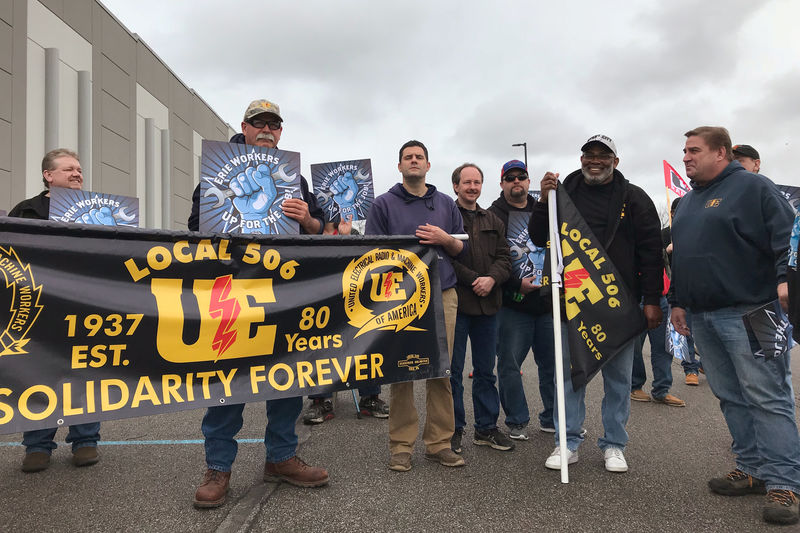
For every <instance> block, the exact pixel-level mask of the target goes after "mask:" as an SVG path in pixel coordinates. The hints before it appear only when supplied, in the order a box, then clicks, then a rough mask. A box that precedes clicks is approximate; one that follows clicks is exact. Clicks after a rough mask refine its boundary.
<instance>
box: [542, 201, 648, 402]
mask: <svg viewBox="0 0 800 533" xmlns="http://www.w3.org/2000/svg"><path fill="white" fill-rule="evenodd" d="M560 191H561V192H560V194H557V195H556V201H557V204H558V227H559V235H560V236H561V254H562V256H563V260H564V272H563V273H562V275H561V277H562V282H563V286H564V292H563V300H562V302H563V309H562V314H563V316H566V318H567V320H568V326H567V338H568V339H569V351H570V362H571V365H572V366H571V375H572V385H573V387H574V388H578V387H582V386H584V385H586V384H587V383H588V382H589V381H590V380H591V379H592V378H593V377H594V376H595V375H596V374H597V372H598V371H600V369H601V368H602V367H603V365H605V364H606V363H607V362H608V361H610V360H611V359H612V358H613V357H614V356H615V355H617V353H619V351H620V349H622V347H623V346H625V345H626V344H627V343H628V342H630V341H631V340H632V339H633V338H634V337H636V336H637V335H639V334H641V333H642V332H643V331H644V330H645V329H647V321H646V320H645V317H644V313H642V310H641V308H640V307H639V302H638V301H636V299H635V298H634V296H633V294H631V292H630V290H629V289H628V287H627V286H626V285H625V282H624V281H623V279H622V278H621V276H620V275H619V271H617V268H616V267H615V266H614V264H613V263H612V262H611V260H610V259H609V258H608V255H607V254H606V251H605V249H604V248H603V245H602V244H601V243H600V242H599V240H598V239H597V238H596V237H595V235H594V234H593V233H592V230H591V229H590V228H589V226H588V224H586V221H585V220H583V217H582V216H581V214H580V213H579V212H578V210H577V209H576V208H575V204H573V203H572V200H571V199H570V197H569V195H568V194H567V193H565V192H563V188H562V189H561V190H560ZM549 266H550V257H549V250H548V257H547V258H546V259H545V268H548V269H549ZM545 283H546V284H548V285H549V283H550V280H549V278H546V279H545ZM557 341H558V340H557Z"/></svg>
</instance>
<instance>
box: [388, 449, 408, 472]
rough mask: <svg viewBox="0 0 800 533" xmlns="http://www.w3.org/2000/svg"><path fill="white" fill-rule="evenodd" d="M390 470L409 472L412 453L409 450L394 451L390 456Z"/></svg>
mask: <svg viewBox="0 0 800 533" xmlns="http://www.w3.org/2000/svg"><path fill="white" fill-rule="evenodd" d="M389 470H394V471H395V472H408V471H409V470H411V454H410V453H408V452H399V453H393V454H392V456H391V457H390V458H389Z"/></svg>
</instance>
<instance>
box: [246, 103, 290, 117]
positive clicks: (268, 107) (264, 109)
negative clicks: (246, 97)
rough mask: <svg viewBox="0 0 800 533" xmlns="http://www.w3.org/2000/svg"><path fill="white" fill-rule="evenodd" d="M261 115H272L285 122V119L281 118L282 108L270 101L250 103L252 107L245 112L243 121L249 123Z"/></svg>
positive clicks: (248, 107)
mask: <svg viewBox="0 0 800 533" xmlns="http://www.w3.org/2000/svg"><path fill="white" fill-rule="evenodd" d="M261 113H272V114H273V115H275V116H276V117H278V118H279V119H280V120H281V121H283V117H281V108H280V107H278V104H273V103H272V102H270V101H269V100H253V101H252V102H250V105H249V106H247V111H245V112H244V119H243V120H244V121H245V122H247V121H248V120H250V119H251V118H253V117H255V116H258V115H260V114H261Z"/></svg>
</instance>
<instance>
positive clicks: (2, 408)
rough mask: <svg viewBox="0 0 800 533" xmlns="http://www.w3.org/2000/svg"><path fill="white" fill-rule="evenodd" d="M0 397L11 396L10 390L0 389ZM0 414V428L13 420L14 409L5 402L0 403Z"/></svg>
mask: <svg viewBox="0 0 800 533" xmlns="http://www.w3.org/2000/svg"><path fill="white" fill-rule="evenodd" d="M0 396H11V389H7V388H5V387H4V388H2V389H0ZM0 412H2V413H3V416H0V426H2V425H3V424H7V423H9V422H11V419H12V418H14V408H13V407H11V406H10V405H8V404H7V403H5V402H0Z"/></svg>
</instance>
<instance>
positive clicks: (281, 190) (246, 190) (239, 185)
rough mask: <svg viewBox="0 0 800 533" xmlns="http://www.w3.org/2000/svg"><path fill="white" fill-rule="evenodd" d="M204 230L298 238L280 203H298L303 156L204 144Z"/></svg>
mask: <svg viewBox="0 0 800 533" xmlns="http://www.w3.org/2000/svg"><path fill="white" fill-rule="evenodd" d="M202 149H203V154H202V159H201V163H200V231H206V232H214V233H258V234H263V235H278V234H298V233H300V225H299V224H298V222H297V221H296V220H294V219H291V218H289V217H287V216H284V214H283V210H282V209H281V203H282V202H283V201H284V200H285V199H287V198H300V199H302V197H303V194H302V190H301V183H300V154H299V153H297V152H288V151H285V150H278V149H277V148H264V147H261V146H251V145H249V144H239V143H226V142H220V141H205V140H204V141H203V148H202Z"/></svg>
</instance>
